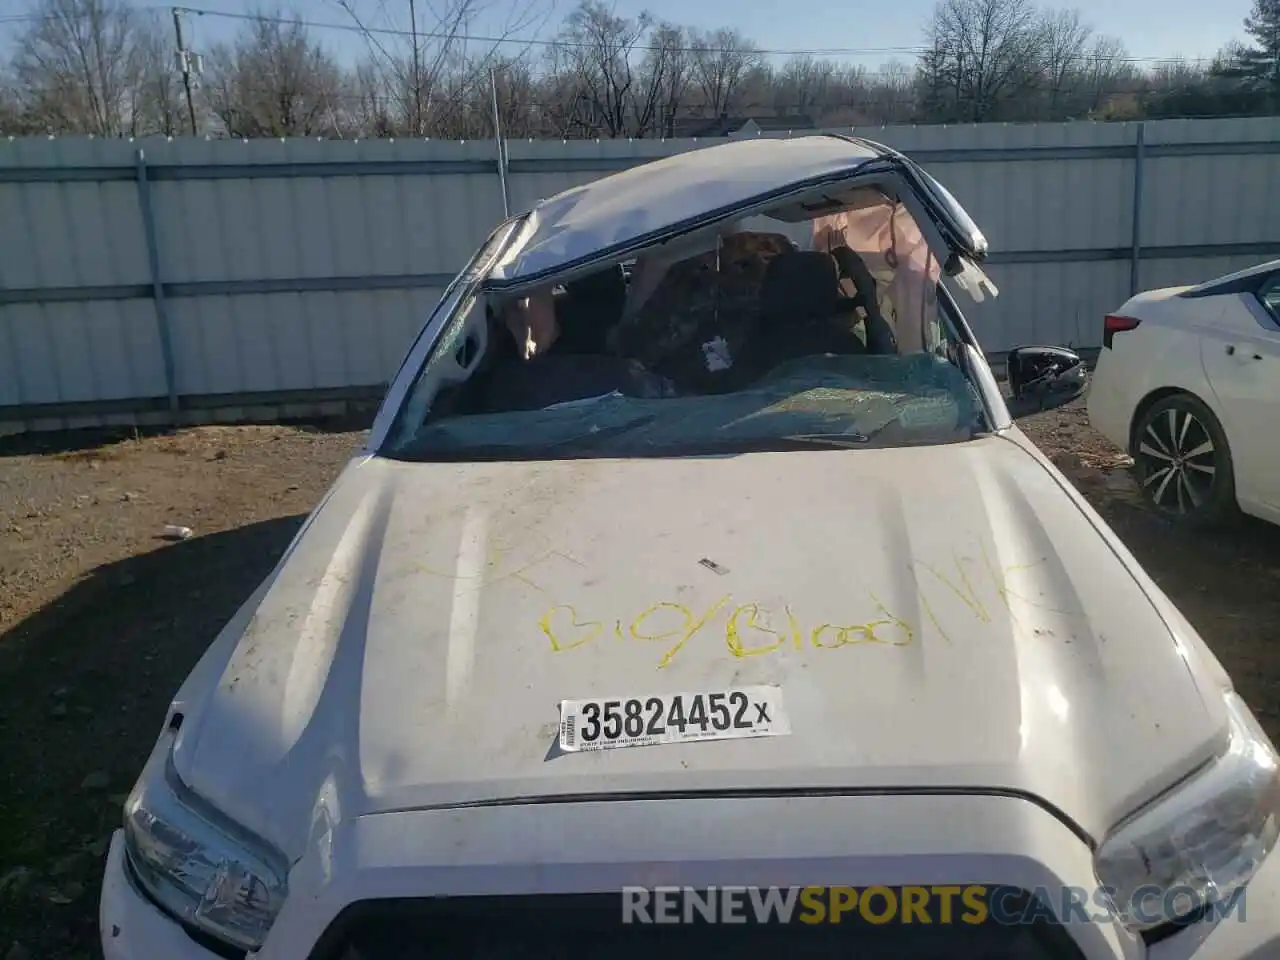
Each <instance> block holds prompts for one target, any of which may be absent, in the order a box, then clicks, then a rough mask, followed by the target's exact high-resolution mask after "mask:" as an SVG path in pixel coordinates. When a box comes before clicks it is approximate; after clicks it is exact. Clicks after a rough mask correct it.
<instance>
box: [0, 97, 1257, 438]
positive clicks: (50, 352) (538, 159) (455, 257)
mask: <svg viewBox="0 0 1280 960" xmlns="http://www.w3.org/2000/svg"><path fill="white" fill-rule="evenodd" d="M857 132H858V133H860V134H863V135H866V136H870V137H872V138H873V139H878V140H881V141H883V142H885V143H888V144H890V145H892V146H894V147H897V148H899V149H901V150H904V151H906V152H908V153H910V154H912V155H913V156H915V157H917V158H918V159H919V160H920V161H921V162H922V163H923V164H924V165H925V166H926V167H928V168H929V169H930V170H931V171H932V172H933V173H934V174H935V175H936V176H937V177H938V178H939V179H940V180H942V181H943V183H945V184H946V185H947V187H948V188H949V189H950V190H951V192H952V193H954V194H955V196H956V197H957V198H958V199H959V200H960V202H961V203H962V204H963V205H964V206H965V207H966V208H967V209H968V210H969V212H970V213H971V214H972V215H973V216H974V219H975V220H977V222H978V223H979V224H980V225H981V226H982V228H983V231H984V232H985V233H986V235H987V237H988V239H989V241H990V242H991V247H992V256H991V260H990V263H991V267H990V269H989V272H990V273H991V275H992V278H993V279H994V280H995V282H996V283H997V284H998V285H999V286H1000V288H1001V296H1000V297H999V298H998V299H997V300H996V301H994V302H991V303H988V304H982V305H977V306H973V307H971V308H969V311H968V312H969V316H970V320H971V322H972V323H973V325H974V328H975V329H976V331H977V332H978V335H979V337H980V339H981V340H982V342H983V344H984V346H985V347H986V349H987V350H988V351H990V352H995V353H998V352H1001V351H1004V350H1006V349H1008V348H1009V347H1011V346H1015V345H1017V344H1018V343H1031V342H1035V343H1071V344H1074V345H1076V346H1079V347H1091V346H1097V345H1098V339H1099V336H1100V324H1101V317H1102V315H1103V314H1104V313H1105V312H1106V311H1107V310H1108V309H1109V308H1112V307H1114V306H1116V305H1118V304H1119V303H1120V302H1121V301H1123V300H1124V299H1125V297H1127V296H1128V294H1129V293H1130V291H1131V290H1133V289H1135V288H1142V287H1152V286H1163V285H1169V284H1173V283H1189V282H1194V281H1197V280H1201V279H1207V278H1209V277H1212V276H1215V275H1217V274H1220V273H1224V272H1227V271H1229V270H1233V269H1237V268H1240V267H1243V266H1246V265H1249V264H1251V263H1255V262H1258V261H1260V260H1264V259H1268V258H1271V257H1277V256H1280V118H1277V119H1254V120H1209V121H1160V122H1148V123H1145V124H1093V123H1078V124H1032V125H1002V124H992V125H979V126H962V127H900V128H892V127H891V128H883V129H875V130H862V129H859V130H858V131H857ZM711 142H714V141H705V140H704V141H701V142H699V141H693V140H679V141H665V142H663V141H644V140H637V141H600V142H568V143H562V142H559V141H533V142H523V141H512V142H509V143H508V144H507V150H506V154H507V158H508V161H507V170H506V173H507V175H506V178H505V180H506V189H507V190H508V191H509V200H510V205H511V209H512V210H513V211H515V210H521V209H525V208H528V207H529V206H531V205H532V204H533V203H534V202H535V201H536V200H538V199H539V198H541V197H546V196H549V195H551V194H553V193H556V192H558V191H560V190H563V189H565V188H567V187H569V186H572V185H574V184H578V183H583V182H586V181H588V180H592V179H595V178H597V177H600V176H603V175H605V174H607V173H609V172H611V171H615V170H619V169H623V168H625V167H628V166H631V165H634V164H636V163H640V162H644V161H645V160H649V159H653V158H656V157H660V156H666V155H668V154H671V153H676V152H680V151H683V150H688V149H693V148H696V147H700V146H706V145H708V144H709V143H711ZM498 174H499V163H498V151H497V149H496V144H494V143H493V142H491V141H476V142H469V143H449V142H434V141H360V142H351V141H309V140H307V141H274V140H272V141H266V140H260V141H249V142H240V141H212V142H210V141H204V140H175V141H165V140H156V141H139V142H126V141H109V140H108V141H104V140H90V139H48V140H46V139H34V138H33V139H18V140H10V141H8V142H0V431H11V430H15V429H18V430H22V429H59V428H64V427H70V426H80V425H89V424H99V423H104V422H147V421H151V422H155V421H161V422H163V421H175V420H180V421H190V420H208V419H215V420H238V419H256V418H261V417H268V418H270V417H277V416H290V415H305V414H309V413H315V412H320V411H322V410H324V409H326V408H329V407H332V406H333V405H334V404H339V405H341V404H343V403H345V402H347V401H350V400H360V399H363V400H368V399H370V398H373V399H376V398H377V397H378V395H379V394H380V391H381V389H382V385H383V384H384V383H385V381H386V380H387V378H388V377H390V376H391V375H392V374H393V373H394V371H395V369H396V367H397V365H398V364H399V362H400V360H401V358H402V356H403V354H404V352H405V350H406V349H407V347H408V344H409V342H410V340H411V338H412V336H413V335H414V333H415V332H416V331H417V329H418V328H419V326H420V325H421V323H422V321H423V319H424V318H425V317H426V315H427V313H428V311H429V310H430V308H431V307H432V305H433V304H434V303H435V302H436V300H437V299H438V297H439V294H440V291H441V289H442V288H443V287H444V285H445V284H446V283H447V282H448V281H449V279H450V278H451V275H452V274H453V272H454V271H456V270H457V269H458V268H459V267H460V266H461V265H462V264H463V263H464V262H465V260H466V258H467V257H468V256H469V255H470V254H471V253H472V252H473V251H474V249H475V248H476V246H477V244H478V243H479V242H480V241H481V240H482V239H483V237H484V236H485V235H486V234H487V233H488V231H489V230H490V229H492V227H493V226H494V225H495V224H496V222H497V221H498V220H499V219H501V217H502V212H503V196H502V186H501V181H500V178H499V175H498Z"/></svg>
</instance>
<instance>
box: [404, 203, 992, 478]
mask: <svg viewBox="0 0 1280 960" xmlns="http://www.w3.org/2000/svg"><path fill="white" fill-rule="evenodd" d="M867 193H868V195H867V196H864V197H858V198H854V199H855V200H856V201H857V202H854V203H846V204H845V208H844V209H842V210H840V211H839V212H836V213H832V214H828V215H826V216H823V217H819V218H816V219H809V218H806V217H803V216H802V217H780V218H779V219H774V218H772V217H754V218H752V219H750V220H746V221H739V222H737V223H734V224H731V225H729V226H728V227H725V226H720V227H718V228H715V229H714V230H710V231H704V232H701V233H697V234H693V235H687V236H685V237H682V238H680V239H679V240H677V241H673V242H671V243H669V244H666V245H664V246H661V247H656V248H652V249H650V250H646V251H643V252H642V253H641V254H640V255H639V256H638V257H637V258H636V259H634V260H633V261H630V262H628V263H625V264H611V265H609V266H607V267H604V268H597V269H596V270H595V271H594V272H592V273H589V274H586V275H580V276H574V277H570V278H567V279H566V280H565V281H564V282H562V283H559V284H556V285H554V286H549V287H545V288H542V289H539V290H533V291H528V292H525V293H524V294H523V295H520V296H517V297H510V296H508V297H506V298H505V299H504V298H501V297H498V296H494V295H486V294H477V295H475V296H473V297H472V298H471V299H470V300H469V301H467V302H466V303H464V304H463V305H461V306H460V308H459V310H458V311H457V313H456V314H455V315H454V317H453V318H452V319H451V320H450V322H449V323H448V324H447V325H446V328H445V329H444V330H443V331H442V333H441V337H440V340H439V343H438V345H437V347H436V348H435V350H433V352H432V354H431V356H430V358H429V359H428V361H427V363H426V364H425V366H424V368H423V370H422V371H421V373H420V374H419V376H418V378H417V382H416V383H415V384H414V386H413V387H412V388H411V390H410V392H409V395H408V398H407V399H406V402H405V404H404V406H403V407H402V409H401V411H400V413H399V415H398V417H397V422H396V425H395V426H394V427H393V430H392V437H391V440H390V444H389V447H388V449H387V450H385V451H384V452H386V453H388V454H389V455H391V456H394V457H400V458H404V459H415V460H431V459H448V460H459V459H460V460H466V459H485V458H502V459H505V458H513V459H541V458H557V457H578V456H681V455H697V454H699V453H715V452H734V451H738V452H746V451H752V450H781V449H797V448H805V447H809V448H812V447H842V448H847V447H863V446H904V445H912V444H920V443H947V442H956V441H960V440H965V439H968V438H969V437H971V436H972V435H973V434H974V432H975V431H978V430H982V429H984V428H985V424H984V420H983V411H982V406H981V404H980V402H979V399H978V396H977V393H976V391H975V390H974V388H973V386H972V384H971V383H970V381H969V379H968V378H967V376H966V375H965V373H964V372H963V370H962V369H961V367H960V366H959V365H958V363H957V351H956V349H955V346H956V344H955V341H954V339H953V337H952V336H951V334H950V326H949V324H948V323H947V322H946V321H945V319H944V317H943V315H942V314H941V313H940V312H939V306H938V301H937V283H938V277H939V269H938V265H937V263H936V262H935V261H934V259H933V257H932V255H931V254H930V253H929V251H928V248H927V247H926V246H925V244H924V241H923V239H922V237H921V234H920V231H919V230H918V229H917V228H916V226H915V223H914V221H913V220H912V218H911V216H910V214H909V213H908V212H907V211H906V209H905V208H904V207H903V206H902V205H900V204H898V203H896V202H894V201H892V200H889V199H888V198H886V197H884V196H883V195H881V194H879V193H878V192H872V191H867Z"/></svg>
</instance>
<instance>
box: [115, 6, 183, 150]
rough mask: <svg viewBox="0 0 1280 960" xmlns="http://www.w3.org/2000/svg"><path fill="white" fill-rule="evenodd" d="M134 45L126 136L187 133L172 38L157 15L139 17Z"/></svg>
mask: <svg viewBox="0 0 1280 960" xmlns="http://www.w3.org/2000/svg"><path fill="white" fill-rule="evenodd" d="M133 44H134V57H135V65H136V73H135V76H134V83H133V85H132V87H131V89H130V91H129V93H130V97H131V101H130V109H129V117H130V122H129V133H131V134H132V135H134V136H145V135H147V134H155V133H158V134H162V135H164V136H167V137H174V136H178V135H180V134H183V133H187V132H189V128H188V126H187V108H186V101H185V99H184V94H183V89H182V80H181V78H180V76H179V74H178V71H177V69H176V66H175V62H174V58H173V54H174V46H173V38H172V36H171V35H170V34H169V32H168V29H167V27H166V25H165V23H164V21H163V20H162V19H161V18H160V16H159V15H158V14H156V13H154V12H143V13H140V14H139V16H138V18H137V23H136V27H135V31H134V38H133Z"/></svg>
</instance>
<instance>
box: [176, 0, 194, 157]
mask: <svg viewBox="0 0 1280 960" xmlns="http://www.w3.org/2000/svg"><path fill="white" fill-rule="evenodd" d="M173 32H174V34H175V35H176V36H177V39H178V69H179V70H181V71H182V86H183V88H185V89H186V91H187V116H189V117H190V118H191V135H192V136H193V137H197V136H199V135H200V131H199V130H198V129H197V128H196V104H195V101H194V100H193V99H192V97H191V61H192V53H191V51H190V50H188V49H187V46H186V44H185V43H184V42H183V39H182V11H181V10H180V9H179V8H178V7H174V8H173Z"/></svg>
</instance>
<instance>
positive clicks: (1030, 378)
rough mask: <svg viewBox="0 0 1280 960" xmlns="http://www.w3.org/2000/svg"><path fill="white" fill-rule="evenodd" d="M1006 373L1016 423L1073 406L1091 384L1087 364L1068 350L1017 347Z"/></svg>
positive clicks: (1011, 407) (1011, 356)
mask: <svg viewBox="0 0 1280 960" xmlns="http://www.w3.org/2000/svg"><path fill="white" fill-rule="evenodd" d="M1005 370H1006V374H1007V377H1008V380H1009V393H1010V397H1009V398H1008V399H1007V400H1006V401H1005V402H1006V404H1007V406H1008V408H1009V414H1010V416H1012V417H1013V418H1014V419H1015V420H1016V419H1017V418H1018V417H1025V416H1027V415H1029V414H1032V413H1040V412H1042V411H1045V410H1052V409H1054V408H1055V407H1061V406H1063V405H1064V404H1067V403H1070V402H1071V401H1072V400H1075V399H1076V398H1077V397H1079V396H1080V395H1081V394H1083V393H1084V390H1085V387H1086V386H1087V384H1088V378H1087V376H1086V373H1085V366H1084V361H1083V360H1082V359H1080V355H1079V354H1078V353H1076V352H1075V351H1074V350H1069V349H1067V348H1066V347H1044V346H1040V347H1015V348H1014V349H1012V350H1010V351H1009V353H1008V356H1007V358H1006V360H1005Z"/></svg>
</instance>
